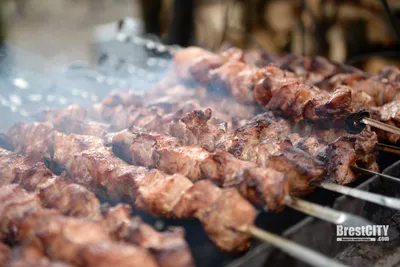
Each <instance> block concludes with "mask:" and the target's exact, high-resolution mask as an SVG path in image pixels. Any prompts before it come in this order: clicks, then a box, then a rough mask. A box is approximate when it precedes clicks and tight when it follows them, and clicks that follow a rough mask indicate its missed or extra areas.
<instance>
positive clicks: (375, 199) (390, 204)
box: [312, 181, 400, 210]
mask: <svg viewBox="0 0 400 267" xmlns="http://www.w3.org/2000/svg"><path fill="white" fill-rule="evenodd" d="M312 185H315V186H318V187H321V188H324V189H326V190H329V191H333V192H337V193H340V194H343V195H346V196H351V197H354V198H358V199H362V200H364V201H368V202H372V203H375V204H378V205H381V206H384V207H387V208H391V209H397V210H400V199H396V198H393V197H386V196H382V195H379V194H375V193H371V192H366V191H362V190H359V189H355V188H351V187H347V186H343V185H338V184H334V183H329V182H315V181H314V182H312Z"/></svg>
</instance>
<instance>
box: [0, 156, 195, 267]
mask: <svg viewBox="0 0 400 267" xmlns="http://www.w3.org/2000/svg"><path fill="white" fill-rule="evenodd" d="M0 165H1V166H2V169H1V170H0V171H1V172H2V174H3V175H2V177H1V179H0V186H1V185H6V184H9V183H11V182H13V183H18V184H20V185H21V186H22V187H23V188H24V189H25V190H28V191H37V192H39V197H40V200H41V203H42V205H43V207H45V208H52V209H56V210H58V211H59V212H61V213H62V214H64V215H69V216H75V217H81V218H86V219H90V220H96V221H102V223H103V224H104V225H105V226H106V229H108V230H109V231H110V233H111V234H112V236H113V237H115V239H116V240H118V241H120V240H123V241H125V242H128V243H132V244H135V245H138V246H140V247H142V248H146V249H150V250H151V252H152V254H153V255H154V256H155V258H156V259H157V261H158V263H159V265H160V266H163V267H167V266H174V267H175V266H182V267H183V266H185V267H186V266H193V260H192V258H191V255H190V250H189V248H188V246H187V244H186V242H185V240H184V231H183V230H182V229H180V228H174V229H170V230H169V231H168V232H165V233H159V232H157V231H155V230H154V229H153V228H152V227H151V226H149V225H147V224H144V223H143V222H142V221H141V220H140V218H134V219H131V218H130V216H129V215H130V213H131V210H130V207H129V206H127V205H118V206H116V207H114V208H108V209H104V208H101V206H100V202H99V200H98V199H97V198H96V197H95V195H94V194H93V193H92V192H90V191H89V190H87V189H86V188H85V187H83V186H81V185H78V184H76V183H73V182H72V181H71V179H69V178H67V177H65V176H56V175H54V174H53V173H52V172H51V171H50V170H49V169H47V167H46V166H45V165H44V164H43V163H41V162H38V163H36V164H34V165H32V163H30V162H29V158H27V157H24V156H21V155H18V154H15V153H13V152H8V151H6V150H3V149H0ZM113 239H114V238H113Z"/></svg>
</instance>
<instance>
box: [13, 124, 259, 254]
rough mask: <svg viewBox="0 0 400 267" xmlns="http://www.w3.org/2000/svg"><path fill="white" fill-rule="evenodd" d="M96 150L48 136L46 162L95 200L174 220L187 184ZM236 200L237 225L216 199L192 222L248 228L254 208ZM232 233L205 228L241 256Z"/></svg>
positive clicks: (240, 238)
mask: <svg viewBox="0 0 400 267" xmlns="http://www.w3.org/2000/svg"><path fill="white" fill-rule="evenodd" d="M14 141H15V142H16V140H14ZM18 142H24V141H23V140H19V141H18ZM101 144H102V140H101V139H100V138H97V137H94V136H79V135H65V134H62V133H59V132H56V131H54V132H53V139H52V141H51V148H52V160H54V161H56V162H57V163H58V164H59V165H61V166H62V167H64V168H65V169H66V170H67V172H68V174H69V175H70V176H71V178H72V179H74V180H75V182H78V183H80V184H83V185H85V186H87V187H88V188H89V189H91V190H92V191H94V192H96V194H98V195H103V196H104V195H107V196H108V197H109V198H112V199H116V200H122V199H125V200H130V201H131V202H134V203H135V204H136V207H137V208H139V209H143V210H146V211H148V212H150V213H153V214H156V215H158V216H167V217H168V216H176V215H175V214H174V213H173V211H174V207H175V205H176V204H177V203H178V202H179V201H180V199H181V198H182V197H183V196H184V195H185V194H186V192H187V190H188V189H189V188H191V187H192V186H193V184H192V182H191V181H190V180H188V179H187V178H186V177H184V176H182V175H179V174H174V175H167V174H165V173H163V172H161V171H158V170H148V169H146V168H144V167H137V166H131V165H128V164H127V163H125V162H124V161H122V160H120V159H118V158H117V157H116V156H114V155H113V153H112V151H111V148H106V147H104V146H102V145H101ZM26 145H27V144H26ZM227 190H228V189H227ZM230 191H232V190H230ZM204 194H207V192H204ZM231 194H234V193H231ZM236 194H237V195H238V197H235V198H236V200H237V202H236V203H235V205H236V209H238V207H239V206H240V207H241V206H242V208H240V209H244V210H247V211H248V212H247V214H248V216H246V218H244V219H243V220H241V221H238V222H234V221H233V220H234V217H235V216H238V215H236V214H235V211H221V210H218V209H217V208H215V207H214V206H216V205H217V203H218V201H222V199H219V200H217V203H213V204H212V205H211V206H210V207H207V213H208V214H210V215H209V216H203V217H197V218H198V219H199V220H200V221H201V222H202V224H203V225H210V224H209V220H213V223H215V220H220V222H218V223H220V224H221V225H222V226H221V227H223V225H232V224H235V223H236V224H237V227H244V226H250V225H252V224H253V223H254V219H255V216H256V212H255V210H254V208H253V207H252V206H251V204H250V203H248V202H247V201H246V200H245V199H243V198H241V197H240V194H239V193H238V192H236ZM240 209H238V210H240ZM214 212H215V213H219V214H221V213H226V217H215V216H211V214H212V213H214ZM230 216H231V217H230ZM244 221H245V223H244ZM227 222H229V223H227ZM235 229H236V230H235ZM238 229H239V228H234V227H233V228H230V227H229V228H226V229H225V228H224V232H223V233H217V232H215V231H212V230H211V229H209V228H206V230H207V233H208V234H209V236H210V238H211V239H212V240H213V241H214V242H215V243H216V244H218V246H220V248H221V249H223V250H227V251H231V250H241V249H244V248H245V247H247V246H248V240H249V238H250V236H249V235H248V234H246V233H242V232H240V233H239V232H238ZM240 229H241V228H240Z"/></svg>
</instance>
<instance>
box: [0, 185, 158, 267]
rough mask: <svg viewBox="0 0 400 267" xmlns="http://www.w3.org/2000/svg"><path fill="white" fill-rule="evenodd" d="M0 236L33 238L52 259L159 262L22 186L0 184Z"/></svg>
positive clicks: (138, 263) (131, 263)
mask: <svg viewBox="0 0 400 267" xmlns="http://www.w3.org/2000/svg"><path fill="white" fill-rule="evenodd" d="M0 200H1V201H0V203H1V204H0V215H1V218H2V220H1V222H0V225H1V232H0V238H1V239H9V238H12V239H13V240H15V241H17V242H24V241H29V240H32V241H34V242H35V243H38V244H40V245H39V247H40V248H41V249H42V251H45V252H46V255H47V256H48V257H49V258H50V259H52V260H60V261H65V262H68V263H72V264H76V265H85V266H111V265H113V264H119V266H158V265H157V263H156V261H155V260H154V258H153V257H152V256H151V255H150V254H149V252H148V251H147V250H145V249H141V248H138V247H136V246H132V245H127V244H125V243H117V242H113V241H112V240H111V237H110V234H109V233H108V232H107V230H106V229H105V228H104V227H102V225H101V224H100V223H98V222H93V221H90V220H85V219H81V218H72V217H65V216H62V215H60V214H59V213H58V212H57V211H55V210H49V209H45V208H43V207H42V206H41V203H40V200H39V197H38V195H37V194H35V193H28V192H26V191H25V190H24V189H22V188H21V187H20V186H18V185H16V184H14V185H5V186H2V187H0Z"/></svg>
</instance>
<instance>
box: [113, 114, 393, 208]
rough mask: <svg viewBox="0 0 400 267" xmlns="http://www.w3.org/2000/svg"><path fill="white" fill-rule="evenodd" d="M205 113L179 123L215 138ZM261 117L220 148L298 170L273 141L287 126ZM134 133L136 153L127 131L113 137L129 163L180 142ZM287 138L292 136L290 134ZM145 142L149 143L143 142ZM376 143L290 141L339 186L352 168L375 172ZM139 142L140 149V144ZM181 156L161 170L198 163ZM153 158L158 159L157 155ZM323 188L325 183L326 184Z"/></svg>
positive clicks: (362, 138) (358, 139)
mask: <svg viewBox="0 0 400 267" xmlns="http://www.w3.org/2000/svg"><path fill="white" fill-rule="evenodd" d="M204 113H206V112H202V111H194V112H191V113H189V114H187V116H185V118H184V119H182V121H184V122H185V124H186V125H188V128H190V129H196V124H201V125H197V126H199V127H197V130H199V131H197V132H196V133H197V134H199V136H200V137H204V136H207V135H204V134H203V132H204V131H206V133H208V136H209V137H213V136H217V134H216V133H214V135H213V130H212V129H206V127H207V125H206V124H205V123H206V119H204V117H205V116H204ZM264 115H266V116H258V118H255V119H254V120H253V121H252V122H251V123H249V124H248V125H246V126H244V127H242V128H241V129H238V131H237V132H236V133H235V134H234V135H228V138H225V139H224V138H222V139H223V140H225V143H227V145H226V144H224V146H222V147H220V148H224V149H225V150H228V151H230V152H231V153H233V154H234V155H235V156H236V157H239V158H242V159H245V160H250V161H253V162H255V163H258V164H261V165H264V166H265V167H270V166H272V167H274V168H278V170H281V171H287V170H288V169H291V168H292V170H293V169H296V168H299V165H298V163H297V161H298V158H296V156H294V155H296V153H295V152H294V151H290V152H289V151H286V153H284V154H286V155H284V156H282V153H281V152H282V151H281V149H282V146H283V147H285V146H286V147H287V146H288V145H289V147H290V146H291V145H290V144H288V143H287V141H285V140H273V139H274V138H276V137H277V136H280V137H282V138H283V137H284V136H285V134H288V131H287V129H288V127H286V126H285V124H283V125H282V121H278V123H277V122H276V121H273V120H271V119H270V118H269V117H271V116H269V115H268V114H264ZM196 118H197V119H196ZM271 125H272V126H271ZM268 126H270V127H268ZM274 126H275V127H274ZM204 129H206V130H204ZM278 129H279V130H278ZM137 134H138V135H142V136H145V137H140V138H139V142H138V145H136V146H135V147H136V150H137V151H133V153H132V151H130V149H132V146H133V144H132V139H135V137H132V135H131V136H130V135H129V133H128V132H127V131H124V132H122V133H121V134H120V135H119V137H118V135H117V136H116V137H117V142H114V147H115V148H116V149H117V150H118V151H119V153H120V155H121V156H122V157H124V158H125V159H127V160H131V159H132V158H136V159H138V160H139V162H138V163H140V161H144V162H142V163H141V164H151V160H152V159H151V157H152V151H153V150H155V149H159V147H162V146H163V145H162V143H164V144H166V146H170V145H173V146H174V145H176V144H179V142H177V141H176V140H175V141H171V140H173V139H171V138H162V137H161V138H160V136H158V137H157V135H156V136H155V138H152V137H149V134H148V133H147V134H146V133H140V132H138V133H137ZM282 135H283V136H282ZM260 137H262V138H260ZM268 137H269V138H270V140H268ZM288 137H291V136H290V135H289V136H288ZM149 138H150V140H149ZM229 138H230V140H229ZM146 139H148V140H147V141H146ZM263 139H267V140H263ZM271 139H272V140H271ZM291 139H293V137H291ZM376 141H377V140H376V135H375V134H374V133H373V132H368V131H365V132H363V133H362V134H360V135H356V136H343V137H340V138H338V139H337V140H336V141H335V142H332V143H331V144H329V145H328V146H326V145H324V144H321V143H320V142H319V141H318V139H316V138H315V137H309V138H305V139H303V140H302V141H301V142H300V141H296V142H294V141H292V142H293V145H295V147H298V148H300V149H302V150H305V151H306V152H308V153H309V154H311V155H312V156H313V157H317V158H319V159H322V161H323V162H324V165H325V166H326V173H325V174H326V177H327V178H328V179H329V180H330V181H333V182H334V183H339V184H347V183H350V182H352V181H353V180H354V179H355V178H356V177H357V175H358V173H359V172H358V173H356V172H354V168H355V166H357V164H358V166H361V167H365V168H367V169H370V170H372V171H375V170H378V165H377V164H376V156H375V150H374V149H375V144H376ZM142 142H143V144H142V145H143V146H141V145H140V144H141V143H142ZM157 142H159V144H157ZM185 142H187V140H186V141H184V142H183V143H185ZM121 143H122V145H121ZM206 143H208V142H206ZM178 146H179V145H178ZM197 149H198V148H197ZM161 150H165V148H161ZM175 150H178V151H179V152H174V153H175V154H179V153H180V155H181V156H182V149H181V148H178V149H175ZM187 152H189V151H187ZM317 152H318V153H317ZM183 154H184V156H182V157H181V158H180V159H181V160H177V161H173V162H172V163H171V162H169V165H168V164H164V166H163V167H162V168H164V167H166V166H168V168H170V170H175V171H176V170H177V169H179V168H178V167H176V168H172V167H171V164H172V165H173V166H180V165H176V164H177V162H179V164H181V165H182V166H185V164H184V162H187V160H188V159H191V160H192V163H193V162H196V161H198V158H197V157H196V156H195V155H193V154H191V153H183ZM297 154H298V153H297ZM288 157H289V159H290V158H293V159H296V160H293V161H292V165H291V166H288V163H289V162H291V160H287V159H288ZM149 158H150V159H149ZM155 158H156V159H157V156H156V157H155ZM330 158H332V159H333V160H329V159H330ZM203 160H204V159H203ZM157 162H158V163H160V162H161V161H160V160H159V159H157ZM265 162H267V165H265ZM174 164H175V165H174ZM289 165H290V164H289ZM194 166H195V168H194V169H196V168H197V169H198V168H199V165H198V164H195V165H194ZM171 168H172V169H171ZM188 169H189V168H183V169H182V168H181V169H179V170H180V171H183V172H185V170H188ZM166 171H167V170H166ZM198 173H199V172H197V175H198ZM200 173H201V172H200ZM298 173H302V169H298V171H297V172H296V171H295V172H294V173H291V174H290V175H291V176H293V177H292V179H291V180H292V181H296V183H297V185H298V184H300V185H301V183H300V181H299V180H298V179H297V180H296V178H297V177H298V176H299V175H298ZM371 173H372V172H371ZM190 175H196V172H194V173H191V174H190ZM394 179H395V178H394ZM324 185H328V184H327V183H326V182H325V183H324ZM302 186H303V188H307V187H308V188H309V184H307V183H305V184H303V185H302ZM325 188H328V187H325ZM331 190H335V191H338V190H337V189H331ZM343 192H344V193H345V191H344V190H340V193H343ZM380 198H381V196H378V195H377V196H373V195H369V196H368V198H367V200H368V201H372V202H375V203H378V204H380V205H384V206H388V205H387V204H385V203H384V202H382V201H378V200H379V199H380ZM258 204H259V203H258ZM389 206H390V207H395V206H396V205H389Z"/></svg>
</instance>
